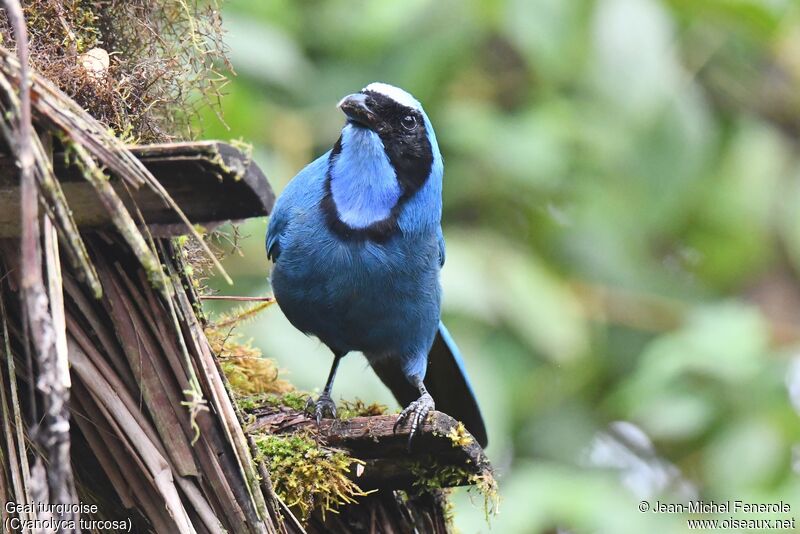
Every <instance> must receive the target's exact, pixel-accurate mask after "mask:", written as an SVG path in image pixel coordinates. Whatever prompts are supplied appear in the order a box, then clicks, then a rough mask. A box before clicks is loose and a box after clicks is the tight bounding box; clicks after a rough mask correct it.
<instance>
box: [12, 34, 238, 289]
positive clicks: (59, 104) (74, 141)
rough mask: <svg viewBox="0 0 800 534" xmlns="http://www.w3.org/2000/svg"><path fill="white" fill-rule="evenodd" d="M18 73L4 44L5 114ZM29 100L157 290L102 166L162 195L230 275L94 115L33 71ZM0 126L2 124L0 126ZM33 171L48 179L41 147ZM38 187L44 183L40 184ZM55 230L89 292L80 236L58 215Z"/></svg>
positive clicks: (51, 204) (61, 208) (151, 265)
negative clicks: (66, 238)
mask: <svg viewBox="0 0 800 534" xmlns="http://www.w3.org/2000/svg"><path fill="white" fill-rule="evenodd" d="M19 76H20V67H19V62H18V61H17V60H16V58H15V57H13V55H12V54H11V52H9V51H8V50H6V49H3V48H0V109H1V110H2V111H3V112H4V113H6V114H7V116H8V115H11V116H16V115H18V110H19V103H18V100H17V97H16V93H15V91H14V90H13V86H14V83H13V81H15V80H18V79H19ZM31 82H32V85H31V96H32V99H31V102H32V105H33V109H32V112H33V119H34V121H35V122H36V123H37V124H38V125H39V126H40V127H42V128H43V129H45V130H46V131H48V132H50V133H51V134H53V135H55V136H57V137H58V138H59V139H60V141H61V142H62V143H63V144H65V146H66V148H67V149H68V153H70V154H72V155H73V157H74V158H75V161H76V163H78V164H79V165H80V166H81V167H82V168H83V171H84V176H85V177H86V178H87V180H88V181H89V182H90V183H91V184H92V185H93V186H94V187H95V189H96V190H97V192H98V195H99V196H100V198H101V200H102V202H103V204H104V205H105V206H106V207H107V208H108V211H109V214H110V216H111V217H112V220H113V221H114V224H115V226H116V227H117V230H118V231H119V232H120V233H121V234H122V235H123V236H124V237H125V240H126V241H127V243H128V245H129V246H130V247H131V248H132V249H133V250H134V252H135V253H136V256H137V258H138V259H139V262H140V263H141V265H142V266H143V267H144V268H145V270H146V271H147V273H148V274H149V276H150V279H151V281H152V282H154V283H156V284H157V285H160V286H161V288H162V290H163V291H168V290H169V289H168V288H169V285H168V284H166V283H165V282H164V281H163V277H162V273H161V270H160V266H159V263H158V260H157V259H156V257H155V253H154V252H153V251H152V250H151V249H150V247H148V246H147V244H146V241H145V238H144V237H143V236H142V234H141V232H140V231H139V229H138V228H137V227H136V225H135V223H134V222H133V219H132V217H131V216H130V214H128V212H127V210H126V209H125V208H124V204H123V203H122V200H120V198H119V196H118V195H117V193H116V191H114V189H113V188H112V187H111V186H110V185H109V184H108V177H107V176H106V175H105V169H107V170H108V171H110V172H111V173H113V174H114V175H115V176H116V177H118V178H119V179H120V180H122V181H123V182H124V183H125V184H127V185H128V186H130V187H132V188H138V187H142V186H145V187H150V188H151V189H152V190H153V191H155V192H156V193H157V194H158V195H159V196H160V197H161V198H162V200H163V201H164V204H165V205H167V206H169V207H171V208H172V209H173V210H175V212H176V213H178V214H179V215H180V217H181V219H182V220H183V221H184V223H185V224H186V227H187V232H188V233H190V234H191V235H192V236H193V237H194V238H195V239H196V240H197V242H198V243H200V244H201V246H202V247H203V249H204V251H205V252H206V254H207V255H208V257H209V258H210V259H211V260H212V261H213V262H214V265H215V266H216V267H217V269H219V270H220V272H221V273H223V275H224V276H225V278H226V279H227V280H228V281H229V282H230V278H229V277H228V276H227V274H225V273H224V270H223V269H222V266H221V265H220V263H219V261H218V260H217V258H216V257H215V256H214V255H213V254H212V252H211V251H210V250H209V249H208V247H207V246H206V245H205V242H204V241H203V240H202V238H201V237H200V235H199V234H198V232H197V230H196V229H195V228H194V226H193V225H192V224H191V223H190V222H189V220H188V219H187V218H186V216H185V215H183V212H182V211H181V210H180V208H179V207H178V206H177V205H176V204H175V202H174V201H173V200H172V199H171V198H170V196H169V194H167V192H166V191H165V190H164V188H163V186H162V185H161V184H160V183H159V182H158V180H156V178H155V177H153V175H152V174H151V173H150V172H149V171H148V170H147V169H146V168H145V167H144V165H142V163H141V162H140V161H139V160H138V159H136V157H134V156H133V154H131V152H130V151H129V150H127V148H126V147H125V145H124V144H123V143H122V142H121V141H120V140H119V139H118V138H116V137H115V136H114V135H113V134H112V133H110V132H109V131H108V130H107V129H106V128H105V127H104V126H103V125H102V124H101V123H100V122H99V121H98V120H97V119H95V118H94V117H92V116H91V115H89V114H88V113H87V112H86V111H85V110H83V109H82V108H81V107H80V106H78V105H77V104H76V103H75V102H74V101H72V100H71V99H69V98H68V97H67V96H66V95H64V94H63V93H62V92H61V91H59V90H58V89H57V88H55V87H54V86H53V85H52V84H51V83H50V82H48V81H47V80H45V79H42V78H40V77H38V76H35V75H34V76H32V80H31ZM0 128H2V127H0ZM34 161H35V162H36V165H35V173H36V174H37V175H38V176H40V179H39V183H40V184H42V183H44V182H47V183H50V184H52V183H53V182H55V179H54V177H53V176H52V165H51V164H50V162H49V161H48V160H47V159H46V158H45V157H44V150H41V151H35V152H34ZM40 189H45V190H47V189H46V187H42V186H41V185H40ZM43 196H44V198H45V199H46V200H47V201H48V204H47V205H48V211H49V212H51V213H63V214H68V213H69V207H68V206H66V204H65V203H64V199H63V195H59V194H58V193H57V190H55V189H52V190H51V191H50V195H46V194H45V195H43ZM55 222H56V224H57V227H58V229H59V233H60V234H61V235H62V236H68V237H69V239H68V240H67V245H68V246H67V249H69V257H70V258H73V259H78V261H76V263H77V265H78V266H79V267H80V268H81V273H82V277H83V278H84V279H85V280H87V281H89V282H90V285H92V287H93V289H94V290H95V294H97V292H98V291H99V285H97V284H96V279H97V278H96V273H94V272H93V271H92V269H91V267H90V266H89V265H88V262H87V261H80V258H86V250H85V246H83V245H82V243H81V242H80V236H78V234H77V232H76V231H75V228H74V223H71V222H70V220H69V218H68V217H66V218H64V219H63V220H60V219H58V218H56V221H55Z"/></svg>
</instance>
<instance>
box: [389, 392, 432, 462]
mask: <svg viewBox="0 0 800 534" xmlns="http://www.w3.org/2000/svg"><path fill="white" fill-rule="evenodd" d="M435 407H436V406H435V405H434V403H433V397H431V396H430V395H429V394H427V393H425V394H423V395H422V396H421V397H420V398H418V399H417V400H415V401H414V402H412V403H411V404H409V405H408V406H407V407H406V408H405V409H404V410H403V411H402V412H400V416H399V417H398V418H397V421H395V423H394V428H393V430H392V431H393V432H395V433H396V432H397V428H398V427H399V426H400V425H401V424H403V423H404V422H405V421H406V420H409V421H410V422H411V432H409V434H408V450H409V451H410V450H411V443H412V441H414V436H416V435H417V430H419V429H420V428H421V427H422V425H423V424H425V419H426V418H427V417H428V414H429V413H431V412H432V411H433V410H434V409H435Z"/></svg>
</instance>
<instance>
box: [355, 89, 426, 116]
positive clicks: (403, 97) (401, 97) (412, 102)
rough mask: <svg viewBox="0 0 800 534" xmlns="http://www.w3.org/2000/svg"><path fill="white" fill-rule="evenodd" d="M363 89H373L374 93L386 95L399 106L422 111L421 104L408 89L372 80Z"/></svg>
mask: <svg viewBox="0 0 800 534" xmlns="http://www.w3.org/2000/svg"><path fill="white" fill-rule="evenodd" d="M363 90H364V91H373V92H375V93H380V94H382V95H384V96H388V97H389V98H391V99H392V100H394V101H395V102H397V103H398V104H400V105H401V106H405V107H407V108H412V109H416V110H417V111H422V104H420V103H419V101H418V100H417V99H416V98H414V97H413V96H411V94H410V93H409V92H408V91H403V90H402V89H400V88H399V87H395V86H394V85H389V84H388V83H381V82H372V83H371V84H369V85H368V86H366V87H365V88H364V89H363Z"/></svg>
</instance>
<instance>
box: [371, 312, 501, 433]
mask: <svg viewBox="0 0 800 534" xmlns="http://www.w3.org/2000/svg"><path fill="white" fill-rule="evenodd" d="M373 368H374V369H375V372H376V373H377V374H378V376H379V378H380V379H381V380H382V381H383V383H384V384H386V386H387V387H388V388H389V389H390V390H391V391H392V394H394V396H395V398H396V399H397V401H398V402H399V403H400V404H401V405H402V406H408V404H409V403H410V402H412V401H414V400H416V399H417V397H419V392H418V391H416V388H414V387H413V386H412V385H411V384H410V383H409V382H408V380H406V378H405V377H404V376H403V375H402V373H397V372H388V371H389V370H388V369H382V368H381V366H376V365H373ZM425 387H426V388H427V389H428V392H429V393H430V394H431V396H432V397H433V400H434V402H435V403H436V409H437V410H439V411H441V412H444V413H446V414H447V415H449V416H451V417H454V418H455V419H457V420H459V421H461V422H462V423H464V426H466V427H467V430H468V431H469V433H470V434H472V435H473V436H474V437H475V439H476V440H477V441H478V443H479V444H480V446H481V447H486V444H487V442H488V437H487V435H486V426H485V425H484V424H483V416H482V415H481V409H480V407H479V406H478V400H477V399H476V398H475V392H474V391H473V390H472V385H471V384H470V382H469V378H468V377H467V371H466V369H465V368H464V361H463V360H462V359H461V354H460V353H459V351H458V347H457V346H456V343H455V341H453V338H451V337H450V333H449V332H448V331H447V328H445V326H444V324H442V323H441V322H440V323H439V331H438V332H437V333H436V340H435V341H434V342H433V346H432V347H431V352H430V355H429V356H428V370H427V372H426V374H425Z"/></svg>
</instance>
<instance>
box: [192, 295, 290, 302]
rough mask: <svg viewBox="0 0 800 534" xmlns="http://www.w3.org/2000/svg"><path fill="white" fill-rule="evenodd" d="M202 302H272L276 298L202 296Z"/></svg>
mask: <svg viewBox="0 0 800 534" xmlns="http://www.w3.org/2000/svg"><path fill="white" fill-rule="evenodd" d="M200 300H229V301H231V302H272V301H274V300H275V297H239V296H236V295H200Z"/></svg>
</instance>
